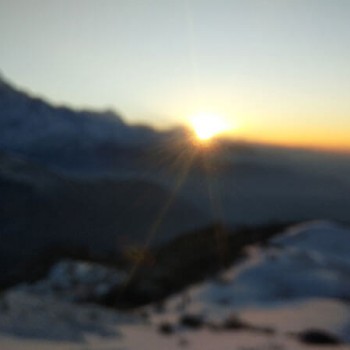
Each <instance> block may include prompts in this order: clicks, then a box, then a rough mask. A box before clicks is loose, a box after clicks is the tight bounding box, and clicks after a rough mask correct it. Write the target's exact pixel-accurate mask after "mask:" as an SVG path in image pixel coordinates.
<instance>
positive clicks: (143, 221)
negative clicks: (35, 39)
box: [0, 79, 350, 285]
mask: <svg viewBox="0 0 350 350" xmlns="http://www.w3.org/2000/svg"><path fill="white" fill-rule="evenodd" d="M349 160H350V157H349V156H346V155H330V154H322V153H317V152H311V151H302V150H292V149H283V148H278V147H267V146H258V145H253V144H248V143H242V142H234V141H230V140H218V141H217V143H216V144H215V147H213V148H212V149H210V150H206V151H205V150H201V149H200V148H197V147H195V146H194V145H193V144H192V142H191V139H190V137H189V132H188V131H187V130H186V129H182V128H179V129H174V130H169V131H166V132H158V131H156V130H154V129H152V128H151V127H148V126H139V125H138V126H137V125H136V126H135V125H128V124H127V123H125V122H124V121H123V120H122V119H121V117H120V116H118V115H116V114H115V113H113V112H110V111H107V112H92V111H76V110H72V109H69V108H67V107H55V106H52V105H50V104H49V103H47V102H45V101H44V100H42V99H40V98H37V97H33V96H31V95H29V94H28V93H25V92H23V91H21V90H19V89H16V88H14V87H13V86H12V85H11V84H10V83H8V82H7V81H5V80H4V79H0V239H1V245H0V263H1V264H2V266H9V265H11V266H15V265H16V266H17V267H16V268H14V269H8V275H7V276H5V275H6V274H3V275H2V276H0V285H1V283H5V282H6V281H9V280H11V279H12V277H13V276H14V275H15V274H16V273H15V272H14V271H15V270H16V269H17V270H18V271H20V270H21V268H20V265H21V264H26V262H27V261H28V259H31V258H33V256H35V255H36V254H39V253H40V252H42V251H44V250H45V249H47V248H48V247H52V246H65V247H73V246H74V247H79V248H82V247H83V248H84V249H87V250H91V251H92V252H95V253H96V254H110V253H116V252H118V250H120V249H121V247H122V246H125V245H133V244H137V245H141V244H143V243H144V242H145V241H146V240H147V237H148V235H149V234H151V232H154V233H155V235H154V239H153V240H152V241H151V243H152V244H155V243H161V242H165V241H167V240H169V239H170V238H171V237H174V236H176V235H179V234H181V233H183V232H185V231H188V230H192V229H195V228H198V227H200V226H205V225H207V224H209V223H212V222H215V221H216V222H217V221H222V222H224V223H226V224H227V225H236V226H237V225H251V224H254V225H256V224H259V223H266V222H273V221H291V220H292V221H296V220H304V219H333V220H342V221H350V218H349V210H350V180H349V179H350V162H349ZM5 270H6V269H5ZM11 276H12V277H11Z"/></svg>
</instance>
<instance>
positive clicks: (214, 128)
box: [190, 113, 228, 141]
mask: <svg viewBox="0 0 350 350" xmlns="http://www.w3.org/2000/svg"><path fill="white" fill-rule="evenodd" d="M190 122H191V125H192V128H193V130H194V132H195V134H196V136H197V138H198V139H199V140H201V141H208V140H210V139H212V138H213V137H215V136H217V135H219V134H222V133H223V132H225V131H227V130H228V125H227V122H226V121H225V120H224V118H223V117H222V116H220V115H217V114H211V113H199V114H196V115H194V116H192V117H191V118H190Z"/></svg>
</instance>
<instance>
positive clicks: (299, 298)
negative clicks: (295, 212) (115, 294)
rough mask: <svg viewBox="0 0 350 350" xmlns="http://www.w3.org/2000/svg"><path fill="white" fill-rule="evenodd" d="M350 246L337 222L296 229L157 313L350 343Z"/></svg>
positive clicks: (170, 319) (348, 233) (347, 235)
mask: <svg viewBox="0 0 350 350" xmlns="http://www.w3.org/2000/svg"><path fill="white" fill-rule="evenodd" d="M349 247H350V230H349V229H346V228H343V227H341V226H338V225H335V224H333V223H328V222H312V223H307V224H303V225H299V226H295V227H292V228H291V229H290V230H288V231H287V232H286V233H284V234H282V235H280V236H279V237H278V238H275V239H272V240H271V242H270V245H269V246H268V247H267V248H257V247H252V248H251V249H250V251H249V256H248V258H247V259H245V260H244V261H242V263H240V264H239V265H238V266H234V267H232V268H231V269H229V270H227V271H225V272H223V273H222V274H221V275H220V276H219V277H218V278H217V279H215V280H213V281H208V282H206V283H203V284H200V285H197V286H195V287H192V288H189V289H188V290H186V291H185V292H184V293H183V294H182V295H179V296H176V297H174V298H172V299H170V300H169V301H168V302H167V303H166V304H165V310H166V311H165V312H164V314H163V315H162V316H159V315H157V314H154V317H155V319H157V320H158V322H164V321H165V320H166V321H168V322H174V320H178V319H179V318H181V315H183V314H190V315H196V317H199V318H200V319H201V320H202V321H203V322H206V323H209V324H210V323H214V324H221V325H222V324H225V323H226V324H227V322H228V320H230V318H231V319H232V317H233V316H234V317H235V318H236V317H237V319H239V320H241V321H239V322H242V325H249V327H253V328H254V327H255V329H273V330H274V331H277V332H282V333H284V334H292V333H295V332H297V333H298V332H301V331H303V330H305V329H319V330H322V331H327V332H329V333H331V334H335V335H336V336H337V337H339V338H340V339H341V340H343V341H346V342H350V304H349V300H350V284H349V280H350V248H349ZM237 322H238V321H237ZM236 325H237V323H236ZM243 328H244V327H243Z"/></svg>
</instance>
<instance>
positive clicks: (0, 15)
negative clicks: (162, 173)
mask: <svg viewBox="0 0 350 350" xmlns="http://www.w3.org/2000/svg"><path fill="white" fill-rule="evenodd" d="M349 18H350V1H347V0H302V1H301V0H241V1H238V0H216V1H214V0H113V1H112V0H69V1H68V0H0V50H1V51H0V69H1V71H2V72H3V74H4V75H5V76H6V77H7V78H9V79H10V80H12V81H13V82H14V83H16V84H17V85H19V86H21V87H25V88H28V89H30V91H32V92H33V93H35V94H39V95H41V96H44V97H46V98H47V99H49V100H50V101H52V102H54V103H58V104H62V103H63V104H68V105H71V106H74V107H77V108H80V107H93V108H95V109H103V108H113V109H115V110H116V111H119V112H120V113H121V114H122V115H123V116H124V117H125V118H126V119H127V120H128V121H130V122H139V121H141V122H148V123H151V124H153V125H155V126H159V127H166V126H171V125H174V124H178V123H186V122H187V120H188V118H189V116H190V115H192V114H194V113H196V112H198V111H210V112H214V113H218V114H222V115H224V116H225V117H226V118H227V119H229V120H230V119H231V120H232V122H233V123H235V124H238V125H239V126H240V127H239V128H238V129H237V131H236V134H237V135H238V136H239V137H241V138H247V139H257V140H261V141H271V142H277V143H286V142H287V143H288V142H289V143H296V144H298V143H301V144H307V143H309V144H310V145H321V144H322V145H325V146H327V145H329V147H348V146H349V149H350V141H347V139H348V137H347V135H349V134H350V98H349V96H348V95H349V91H350V65H349V62H350V21H349ZM307 139H308V140H307ZM293 140H294V141H293Z"/></svg>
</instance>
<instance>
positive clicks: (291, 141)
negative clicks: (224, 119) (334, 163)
mask: <svg viewBox="0 0 350 350" xmlns="http://www.w3.org/2000/svg"><path fill="white" fill-rule="evenodd" d="M229 136H230V137H232V138H236V139H237V138H238V139H239V140H243V141H247V142H252V143H261V144H267V145H275V146H281V147H290V148H306V149H311V150H319V151H330V152H337V153H347V154H350V135H349V133H348V132H347V130H346V129H345V130H343V131H339V130H337V131H331V130H318V129H317V128H314V129H313V130H309V129H303V130H299V131H298V132H296V131H294V130H268V128H267V127H266V128H265V129H264V130H259V131H256V130H245V132H242V133H239V134H235V135H234V134H230V135H229Z"/></svg>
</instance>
